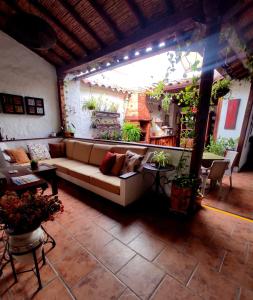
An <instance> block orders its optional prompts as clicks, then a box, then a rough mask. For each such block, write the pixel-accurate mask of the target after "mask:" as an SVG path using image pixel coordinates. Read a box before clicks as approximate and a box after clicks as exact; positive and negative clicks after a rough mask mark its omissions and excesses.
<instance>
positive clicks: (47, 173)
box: [0, 164, 58, 195]
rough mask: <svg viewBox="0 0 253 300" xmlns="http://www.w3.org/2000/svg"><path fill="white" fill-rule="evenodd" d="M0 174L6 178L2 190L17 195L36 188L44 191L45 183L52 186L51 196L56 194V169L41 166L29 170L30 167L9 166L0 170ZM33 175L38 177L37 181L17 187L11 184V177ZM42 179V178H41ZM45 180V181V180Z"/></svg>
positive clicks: (45, 165) (44, 165)
mask: <svg viewBox="0 0 253 300" xmlns="http://www.w3.org/2000/svg"><path fill="white" fill-rule="evenodd" d="M12 170H17V172H16V173H12V174H11V173H9V171H12ZM0 172H1V173H2V174H3V175H4V176H5V177H6V179H7V184H6V186H5V187H4V190H10V191H16V192H18V193H22V192H24V191H27V190H32V189H36V188H42V189H46V188H47V187H48V183H47V181H49V182H50V183H51V186H52V194H53V195H56V194H57V193H58V185H57V176H56V167H53V166H50V165H47V164H41V165H39V167H38V169H36V170H31V168H30V166H26V167H24V166H11V167H7V168H2V169H0ZM29 174H35V175H37V176H38V177H39V180H38V181H34V182H30V183H26V184H21V185H17V184H15V183H13V181H12V180H11V177H17V176H23V175H29ZM41 177H43V178H41ZM44 178H45V179H46V180H47V181H46V180H45V179H44Z"/></svg>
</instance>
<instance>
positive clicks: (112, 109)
mask: <svg viewBox="0 0 253 300" xmlns="http://www.w3.org/2000/svg"><path fill="white" fill-rule="evenodd" d="M118 109H119V105H118V104H116V103H114V102H112V103H111V104H110V106H109V108H108V112H112V113H116V112H117V111H118Z"/></svg>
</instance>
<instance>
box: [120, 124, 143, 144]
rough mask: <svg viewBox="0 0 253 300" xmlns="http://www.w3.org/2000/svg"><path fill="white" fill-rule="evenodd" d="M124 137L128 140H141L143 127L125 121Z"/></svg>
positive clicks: (123, 127) (124, 139)
mask: <svg viewBox="0 0 253 300" xmlns="http://www.w3.org/2000/svg"><path fill="white" fill-rule="evenodd" d="M122 139H123V141H126V142H139V141H140V139H141V129H140V127H139V126H138V125H136V124H133V123H124V124H123V126H122Z"/></svg>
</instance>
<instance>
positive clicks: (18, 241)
mask: <svg viewBox="0 0 253 300" xmlns="http://www.w3.org/2000/svg"><path fill="white" fill-rule="evenodd" d="M7 233H8V232H7ZM8 235H9V246H10V251H11V252H12V253H15V254H17V255H13V257H14V258H15V259H16V260H17V261H18V262H21V263H26V264H30V263H31V264H32V263H33V262H34V261H33V255H32V252H30V253H26V254H22V253H25V252H27V251H31V250H32V249H34V248H36V247H38V246H39V245H40V244H41V246H40V247H38V248H37V249H36V255H37V258H38V259H39V258H40V257H41V249H42V242H43V240H44V231H43V230H42V228H41V227H40V226H39V227H38V228H36V229H35V230H33V231H30V232H27V233H22V234H13V233H12V234H10V233H8ZM18 254H20V255H18Z"/></svg>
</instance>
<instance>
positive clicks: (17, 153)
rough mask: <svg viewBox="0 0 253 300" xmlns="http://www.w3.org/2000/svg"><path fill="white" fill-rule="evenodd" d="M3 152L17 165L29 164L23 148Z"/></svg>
mask: <svg viewBox="0 0 253 300" xmlns="http://www.w3.org/2000/svg"><path fill="white" fill-rule="evenodd" d="M5 151H6V153H7V154H8V155H9V156H10V157H11V160H12V161H13V162H15V163H17V164H25V163H28V162H30V159H29V157H28V156H27V154H26V153H25V150H24V149H23V148H15V149H6V150H5Z"/></svg>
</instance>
